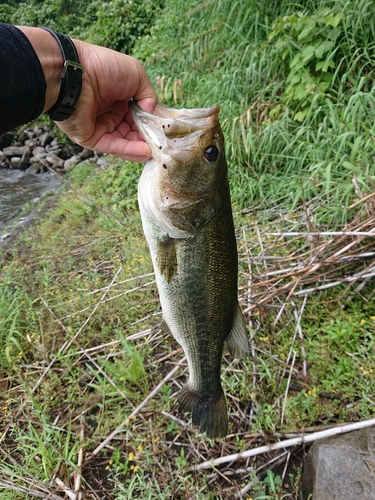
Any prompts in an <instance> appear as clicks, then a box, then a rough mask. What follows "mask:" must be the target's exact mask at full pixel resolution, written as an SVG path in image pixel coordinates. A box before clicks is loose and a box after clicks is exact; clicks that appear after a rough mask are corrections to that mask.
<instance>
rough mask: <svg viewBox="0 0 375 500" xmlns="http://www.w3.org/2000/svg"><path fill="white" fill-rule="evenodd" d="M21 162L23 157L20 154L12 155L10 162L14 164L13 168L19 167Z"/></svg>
mask: <svg viewBox="0 0 375 500" xmlns="http://www.w3.org/2000/svg"><path fill="white" fill-rule="evenodd" d="M20 163H21V158H20V157H19V156H12V158H11V159H10V164H11V165H12V168H18V167H19V164H20Z"/></svg>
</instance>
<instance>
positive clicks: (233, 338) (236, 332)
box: [226, 304, 250, 358]
mask: <svg viewBox="0 0 375 500" xmlns="http://www.w3.org/2000/svg"><path fill="white" fill-rule="evenodd" d="M226 343H227V346H228V348H229V351H230V353H231V355H232V356H233V357H234V358H245V357H246V356H247V355H248V353H249V352H250V347H249V340H248V337H247V331H246V324H245V320H244V317H243V315H242V312H241V309H240V306H239V304H237V307H236V312H235V315H234V321H233V326H232V331H231V332H230V334H229V337H228V338H227V339H226Z"/></svg>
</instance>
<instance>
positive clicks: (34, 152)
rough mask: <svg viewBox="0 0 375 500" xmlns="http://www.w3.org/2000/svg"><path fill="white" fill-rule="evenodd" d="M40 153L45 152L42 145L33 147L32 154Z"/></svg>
mask: <svg viewBox="0 0 375 500" xmlns="http://www.w3.org/2000/svg"><path fill="white" fill-rule="evenodd" d="M42 153H45V151H44V148H42V146H37V147H36V148H34V149H33V156H38V155H41V154H42Z"/></svg>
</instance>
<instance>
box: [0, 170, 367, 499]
mask: <svg viewBox="0 0 375 500" xmlns="http://www.w3.org/2000/svg"><path fill="white" fill-rule="evenodd" d="M141 170H142V166H141V165H135V164H130V163H126V162H124V161H121V160H116V161H115V162H114V163H113V164H111V165H109V166H108V167H106V168H105V169H103V168H101V167H93V165H92V164H91V163H89V162H82V163H81V165H80V166H78V167H77V168H74V169H73V170H71V171H70V172H69V174H68V176H69V180H68V183H66V188H64V191H63V192H62V193H57V194H56V196H55V197H54V201H53V203H52V205H51V206H50V207H49V208H48V210H47V211H45V212H44V213H43V218H42V219H39V220H38V221H37V223H36V224H35V225H34V226H32V229H31V231H25V232H23V233H22V234H21V235H19V237H18V239H17V240H16V241H15V242H14V244H13V245H11V246H10V248H9V249H7V252H6V259H4V261H3V263H2V265H1V266H0V267H1V270H0V279H1V283H2V287H1V289H0V342H1V345H2V346H3V347H2V349H1V350H0V366H1V369H0V386H1V395H0V399H1V401H0V404H1V407H2V408H3V416H2V417H1V418H0V432H1V433H2V438H0V445H1V450H2V451H3V453H5V457H7V456H9V457H10V456H12V457H13V456H15V454H17V457H19V461H20V463H21V462H22V463H29V462H28V460H29V459H30V456H31V455H30V449H32V450H33V452H32V457H35V456H37V457H41V461H40V462H39V461H38V460H34V462H33V463H34V464H35V465H34V466H33V467H34V468H33V471H34V472H33V486H32V488H34V490H35V491H37V492H38V493H39V494H40V495H42V494H43V491H46V489H47V491H48V492H49V493H50V494H53V492H54V491H57V490H55V488H57V484H59V485H60V486H59V488H60V489H59V490H58V491H60V492H61V488H62V486H61V484H63V485H65V488H67V489H68V491H69V492H72V491H73V490H74V484H73V480H72V474H73V475H74V474H76V473H77V470H78V471H79V474H80V477H81V481H82V482H81V486H80V489H81V491H85V492H89V491H92V490H94V491H97V492H100V491H102V488H103V487H105V489H106V491H107V492H109V493H108V494H110V495H112V497H114V498H127V496H126V495H127V492H128V491H129V488H133V490H132V491H133V493H132V494H133V496H134V498H144V497H145V496H148V497H149V498H155V499H159V500H160V499H161V498H165V497H171V498H172V497H173V495H174V492H176V491H180V492H181V498H189V496H190V497H191V496H193V495H194V494H195V493H196V492H197V490H198V489H199V490H202V491H203V492H205V494H206V493H207V496H208V498H209V495H210V494H211V493H209V492H210V491H212V482H211V481H212V478H213V476H212V474H216V473H215V472H212V471H204V470H203V471H198V470H197V471H195V472H189V473H186V472H185V468H186V467H187V466H190V465H194V464H197V463H200V462H201V461H204V460H209V459H211V458H213V459H214V458H217V457H220V456H224V455H232V454H236V453H238V452H239V451H241V450H243V449H245V448H246V449H249V448H255V447H257V446H261V445H265V444H268V443H272V442H274V441H275V440H278V439H279V436H280V435H283V433H285V432H288V433H298V432H300V431H301V429H303V430H305V431H306V429H308V430H309V429H311V430H312V429H314V430H316V429H317V426H319V425H320V426H321V425H322V423H324V425H329V426H332V425H333V426H334V425H336V424H338V423H343V422H350V421H359V420H361V419H364V418H369V417H370V416H371V415H373V414H374V409H373V405H372V403H371V401H372V394H373V392H374V390H375V381H374V380H373V377H372V376H371V374H372V373H373V372H374V370H375V361H374V359H373V355H372V353H373V350H374V348H375V336H374V327H373V325H374V319H373V318H374V317H375V310H374V309H375V306H374V301H373V300H371V297H372V293H373V286H372V283H373V281H372V280H371V278H366V277H364V279H363V280H361V281H357V282H356V284H355V288H349V289H348V282H346V281H345V279H344V278H345V276H346V277H348V276H354V275H355V274H356V273H357V274H361V275H363V276H365V275H364V274H363V271H364V270H365V269H366V266H367V264H366V257H365V256H363V255H364V253H365V252H363V251H361V247H360V245H359V244H358V245H356V246H354V245H353V246H352V247H351V249H350V255H349V256H348V257H347V256H346V253H345V252H342V249H343V248H344V246H343V242H344V241H346V242H347V243H348V239H346V240H345V237H344V236H340V235H337V236H332V235H328V234H327V235H325V234H324V233H322V234H321V235H320V236H316V237H311V238H306V222H305V219H304V210H303V207H301V209H300V210H296V211H294V213H293V214H291V213H290V211H289V210H282V208H281V207H279V208H277V209H267V210H256V209H255V208H254V207H253V208H249V209H248V210H246V211H241V212H240V213H237V214H235V225H236V228H237V238H238V248H239V256H240V287H239V296H240V303H241V307H242V309H243V311H246V310H247V313H246V319H247V321H248V324H249V336H250V339H251V343H252V356H251V357H249V359H247V360H244V361H233V360H232V359H230V357H229V356H228V354H227V353H225V358H224V361H223V385H224V388H225V392H226V394H227V395H228V405H229V407H230V434H229V435H228V437H227V438H226V439H224V440H219V441H216V442H211V441H210V440H208V439H207V438H205V437H204V436H201V435H200V434H199V433H198V432H197V430H196V429H195V428H192V427H190V425H189V422H188V421H187V420H185V417H184V416H183V415H181V414H180V413H179V412H178V404H177V397H176V393H177V392H178V391H179V390H180V387H181V386H182V384H183V383H184V382H185V375H186V365H185V363H181V358H182V352H181V349H180V347H179V346H178V344H176V342H175V341H174V340H173V339H172V338H171V337H170V336H169V335H168V334H166V333H165V332H161V331H159V330H158V325H159V323H160V318H161V316H160V305H159V300H158V294H157V290H156V285H155V280H154V276H153V273H152V266H151V261H150V257H149V253H148V249H147V245H146V242H145V239H144V236H143V232H142V227H141V221H140V217H139V214H138V210H137V200H136V197H137V183H138V179H139V175H140V172H141ZM67 179H68V177H65V180H67ZM291 215H293V217H291ZM275 220H276V221H277V223H276V222H275ZM362 224H363V222H362ZM362 228H363V230H366V227H365V226H362ZM276 229H277V231H279V232H278V235H275V236H272V235H271V233H274V232H275V231H276ZM347 229H349V228H347ZM280 232H283V233H285V236H282V235H280ZM290 232H292V233H293V235H292V236H287V235H288V234H289V233H290ZM295 233H300V234H301V236H296V235H295ZM339 238H342V240H340V239H339ZM347 238H348V237H347ZM353 238H354V237H353V236H351V237H350V242H351V243H353V242H354V241H355V240H354V239H353ZM362 241H364V242H365V240H362ZM371 241H372V240H369V243H368V245H369V246H368V247H367V251H370V250H371V248H370V245H371ZM340 242H341V243H340ZM358 242H360V239H359V238H358ZM324 248H325V250H324ZM340 252H341V253H340ZM336 253H339V255H340V259H341V260H338V261H337V263H335V264H334V263H332V256H333V255H335V254H336ZM3 255H4V253H3ZM361 255H362V257H361ZM318 257H319V259H320V262H321V268H320V271H319V270H318V272H317V274H315V275H314V269H313V268H314V267H316V265H317V261H316V259H317V258H318ZM346 257H347V258H346ZM349 258H350V259H351V260H349ZM361 258H362V259H363V260H362V261H361V260H360V259H361ZM324 259H325V260H324ZM330 259H331V260H330ZM345 259H346V260H345ZM350 262H352V263H351V264H350ZM314 263H315V264H314ZM344 265H345V266H347V267H346V268H345V269H346V270H345V271H343V269H344V267H343V266H344ZM350 266H352V267H350ZM359 266H361V267H359ZM324 273H326V274H324ZM339 276H340V277H341V278H340V279H341V284H337V281H338V279H339ZM250 278H251V280H250ZM334 283H336V285H334ZM323 284H324V285H325V286H327V285H334V286H332V288H330V289H322V290H321V292H319V291H318V292H315V293H314V292H313V291H311V289H313V288H314V286H320V285H323ZM309 290H310V291H309ZM297 292H298V293H301V292H303V293H305V295H298V294H297ZM363 297H364V298H366V300H364V299H363ZM176 367H178V368H176ZM175 369H178V371H177V372H176V373H175V374H173V375H172V376H171V378H170V380H167V379H165V377H166V376H168V375H169V374H170V372H171V371H172V370H175ZM173 373H174V372H173ZM349 380H350V383H348V381H349ZM158 384H161V385H160V387H161V390H160V392H159V393H157V394H156V396H155V397H154V398H153V399H151V400H150V401H148V402H147V403H146V404H145V406H144V407H143V409H142V410H138V411H136V413H135V415H134V417H135V418H131V419H129V418H128V417H129V416H130V415H132V414H133V413H134V411H135V408H136V409H137V408H138V407H139V406H140V405H142V403H143V402H144V401H145V399H146V396H147V395H148V394H149V393H150V392H151V391H152V390H154V389H155V388H156V387H157V386H158ZM121 425H122V426H123V427H122V429H121V430H120V431H119V433H118V434H117V435H116V436H115V438H113V439H112V440H111V441H110V443H109V446H104V447H103V448H100V451H97V452H96V453H95V454H93V453H94V452H95V450H97V449H98V447H100V446H101V444H102V443H103V441H104V440H105V439H106V438H107V437H108V436H109V435H110V434H111V432H112V431H113V430H114V429H116V428H118V427H119V426H121ZM280 433H281V434H280ZM1 439H2V440H1ZM181 450H184V451H183V452H182V451H181ZM79 456H83V457H84V459H83V460H82V461H81V462H79ZM304 457H305V455H304V451H303V450H302V449H301V448H295V449H294V450H293V451H292V453H291V455H290V456H289V458H288V462H289V465H288V463H287V462H286V461H285V460H286V455H280V456H278V455H277V453H276V452H274V453H271V452H269V453H267V454H266V455H264V456H260V457H257V458H253V459H251V460H250V461H249V462H248V463H247V465H246V466H245V464H244V463H243V462H241V460H240V461H236V462H235V463H233V464H229V465H226V466H224V468H222V469H221V473H223V474H225V476H226V477H231V478H234V477H236V478H238V480H237V479H233V481H232V482H231V485H230V486H229V489H230V491H229V493H228V495H229V497H231V498H233V497H234V495H235V494H236V492H237V491H239V490H240V489H241V488H243V487H244V486H243V484H244V477H246V478H248V480H250V477H251V478H252V479H251V481H252V485H253V486H252V488H253V489H252V491H255V492H258V494H259V495H260V494H261V493H262V491H263V492H265V491H266V488H267V486H266V483H265V482H263V480H262V476H261V472H259V473H258V474H259V476H258V477H256V476H255V474H253V473H252V468H253V467H256V468H257V470H258V471H262V470H265V469H267V468H268V469H273V470H274V475H275V477H277V476H278V475H281V474H282V472H281V471H280V470H279V469H278V468H275V467H274V464H275V463H276V464H277V463H278V461H279V463H280V464H281V466H280V467H282V468H283V469H284V468H285V467H286V468H285V470H287V471H288V477H289V479H288V480H285V482H286V483H287V484H288V485H289V486H288V489H285V490H283V492H284V493H286V492H289V493H292V494H293V495H295V496H294V497H295V498H299V497H298V494H299V493H297V492H298V489H299V486H300V485H299V479H298V478H300V475H301V471H302V466H303V462H304ZM18 463H19V462H18V461H15V462H14V461H11V460H10V459H9V460H7V459H5V460H4V462H3V465H2V466H1V473H2V475H3V477H8V476H9V478H11V477H13V476H14V474H15V473H17V474H18V475H19V476H20V477H23V476H22V475H23V472H22V470H21V469H17V467H18ZM77 464H78V465H77ZM287 465H288V467H287ZM262 467H263V469H262ZM267 477H268V476H267ZM292 477H294V479H292ZM220 478H221V475H217V476H215V492H216V493H215V495H216V496H217V498H220V497H221V498H225V496H223V495H224V493H223V491H224V490H225V488H227V489H228V486H226V485H225V484H224V482H223V481H222V480H221V479H220ZM10 480H11V479H10ZM150 484H151V485H153V484H157V485H158V488H160V489H161V491H162V492H163V495H164V497H162V496H161V494H160V495H157V494H156V495H154V493H153V489H151V487H150ZM25 485H26V486H25ZM103 485H104V486H103ZM20 488H26V489H23V490H22V489H21V491H22V493H20V496H19V498H23V497H24V496H25V494H26V492H28V493H30V491H29V490H28V489H27V488H29V487H28V486H27V483H26V482H20ZM145 492H146V493H145ZM12 494H13V495H14V494H15V493H14V491H13V492H12ZM98 494H99V493H98ZM22 495H23V496H22ZM227 497H228V496H227ZM14 498H17V497H14V496H13V498H12V500H13V499H14ZM56 498H57V497H56ZM254 498H255V497H254Z"/></svg>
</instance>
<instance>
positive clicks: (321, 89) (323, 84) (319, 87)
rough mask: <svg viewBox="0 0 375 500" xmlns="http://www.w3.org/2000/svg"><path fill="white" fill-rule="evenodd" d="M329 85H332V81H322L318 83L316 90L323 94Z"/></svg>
mask: <svg viewBox="0 0 375 500" xmlns="http://www.w3.org/2000/svg"><path fill="white" fill-rule="evenodd" d="M329 86H330V82H320V83H319V84H318V85H317V87H316V90H317V91H318V92H321V93H322V94H324V92H325V91H326V90H327V89H328V87H329Z"/></svg>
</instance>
